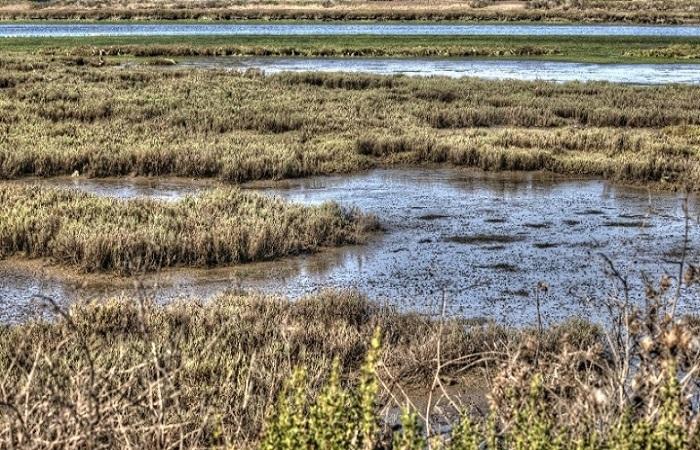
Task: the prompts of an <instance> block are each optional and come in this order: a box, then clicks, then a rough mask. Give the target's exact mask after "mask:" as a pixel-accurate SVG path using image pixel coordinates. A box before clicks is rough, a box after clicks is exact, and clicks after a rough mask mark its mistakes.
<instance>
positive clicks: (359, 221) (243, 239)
mask: <svg viewBox="0 0 700 450" xmlns="http://www.w3.org/2000/svg"><path fill="white" fill-rule="evenodd" d="M0 216H1V217H2V218H3V220H2V221H0V257H3V256H12V255H21V256H26V257H30V258H39V257H50V258H52V259H53V260H54V261H57V262H60V263H63V264H67V265H69V266H73V267H78V268H80V269H81V270H83V271H86V272H95V271H116V272H119V273H122V274H134V273H139V272H143V271H152V270H158V269H162V268H166V267H173V266H188V267H212V266H221V265H227V264H236V263H245V262H250V261H259V260H266V259H272V258H278V257H281V256H287V255H295V254H299V253H303V252H313V251H316V250H318V249H319V248H320V247H322V246H335V245H342V244H347V243H357V242H359V241H361V240H362V239H363V237H364V236H365V235H366V233H367V232H368V231H369V230H371V229H375V228H376V223H375V221H374V219H373V218H371V217H368V216H364V215H362V214H360V213H357V212H355V211H345V210H343V209H341V208H340V207H339V206H338V205H336V204H332V203H328V204H324V205H322V206H318V207H307V206H301V205H293V204H288V203H285V202H283V201H282V200H278V199H272V198H267V197H264V196H262V195H258V194H251V193H244V192H241V191H240V190H236V189H229V190H214V191H211V192H209V193H206V194H203V195H202V196H198V197H189V198H185V199H183V200H180V201H178V202H176V203H172V204H171V203H164V202H159V201H152V200H141V199H134V200H117V199H110V198H100V197H96V196H93V195H89V194H83V193H78V192H75V191H63V190H54V189H44V188H39V187H15V186H0Z"/></svg>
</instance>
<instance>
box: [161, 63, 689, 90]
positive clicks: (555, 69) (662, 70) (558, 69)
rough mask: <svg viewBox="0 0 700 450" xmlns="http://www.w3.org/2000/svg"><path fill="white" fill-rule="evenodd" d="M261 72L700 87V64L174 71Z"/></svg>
mask: <svg viewBox="0 0 700 450" xmlns="http://www.w3.org/2000/svg"><path fill="white" fill-rule="evenodd" d="M178 67H187V68H192V67H194V68H203V69H225V70H240V71H243V70H248V69H259V70H262V71H264V72H265V73H268V74H274V73H279V72H307V71H314V72H346V73H371V74H378V75H410V76H435V75H439V76H448V77H453V78H461V77H478V78H484V79H488V80H526V81H536V80H546V81H557V82H566V81H582V82H586V81H609V82H611V83H634V84H666V83H683V84H700V64H676V63H673V64H617V63H606V64H594V63H574V62H562V61H531V60H480V59H473V58H320V57H319V58H307V57H294V58H286V57H215V58H190V59H185V60H183V61H181V62H180V63H179V64H177V65H175V66H173V68H178Z"/></svg>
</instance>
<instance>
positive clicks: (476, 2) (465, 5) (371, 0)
mask: <svg viewBox="0 0 700 450" xmlns="http://www.w3.org/2000/svg"><path fill="white" fill-rule="evenodd" d="M0 18H2V19H9V20H18V19H19V20H26V19H56V20H61V19H73V20H85V19H88V20H235V19H248V20H249V19H263V20H285V19H287V20H299V19H312V20H497V21H595V22H637V23H672V24H678V23H698V21H700V7H699V6H698V4H697V2H695V1H694V0H468V1H461V2H460V1H455V0H439V1H430V2H428V1H424V0H393V1H375V0H308V1H297V0H282V1H264V0H259V1H255V0H252V1H240V0H209V1H206V2H198V1H191V0H174V1H168V2H163V1H158V0H150V1H145V2H141V1H135V0H124V1H120V2H110V1H104V0H87V1H86V0H80V1H78V0H48V1H28V0H24V1H23V0H2V1H1V2H0Z"/></svg>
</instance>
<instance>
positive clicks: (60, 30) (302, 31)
mask: <svg viewBox="0 0 700 450" xmlns="http://www.w3.org/2000/svg"><path fill="white" fill-rule="evenodd" d="M362 34H364V35H387V36H389V35H393V36H401V35H437V36H469V35H472V36H477V35H478V36H528V35H536V36H685V37H698V36H700V26H697V25H682V26H673V25H583V24H574V25H548V24H456V23H441V24H405V23H351V24H337V23H312V22H310V23H303V22H301V23H277V24H250V23H248V24H246V23H215V24H213V23H209V24H199V23H189V24H183V23H154V24H135V23H129V24H113V23H90V24H78V23H72V24H55V23H50V24H0V37H65V36H76V37H79V36H188V35H192V36H207V35H222V36H226V35H263V36H281V35H288V36H309V35H362Z"/></svg>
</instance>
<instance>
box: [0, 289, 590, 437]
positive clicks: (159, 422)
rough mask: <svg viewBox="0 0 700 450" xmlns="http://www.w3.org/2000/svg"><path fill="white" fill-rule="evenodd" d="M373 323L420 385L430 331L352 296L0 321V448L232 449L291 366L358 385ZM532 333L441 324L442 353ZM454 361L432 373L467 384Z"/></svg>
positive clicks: (97, 309)
mask: <svg viewBox="0 0 700 450" xmlns="http://www.w3.org/2000/svg"><path fill="white" fill-rule="evenodd" d="M377 327H380V328H381V329H382V330H384V337H383V340H384V352H383V354H382V355H383V358H382V359H383V364H385V365H386V367H387V368H389V369H390V370H391V371H392V373H393V374H394V376H396V377H397V378H398V379H400V380H401V383H402V385H403V386H405V387H408V386H413V387H416V388H420V387H423V388H425V387H427V386H429V384H430V382H431V377H432V374H433V371H434V361H433V359H432V358H433V357H434V355H435V352H436V348H437V345H438V339H437V332H438V330H439V329H440V325H439V324H438V323H437V322H436V321H431V320H428V319H425V318H423V317H421V316H418V315H413V314H399V313H397V312H396V311H393V310H391V309H385V308H380V307H377V306H374V305H373V304H372V303H371V302H368V301H367V300H365V299H364V298H362V297H359V296H357V295H355V294H343V293H331V292H329V293H325V294H320V295H317V296H315V297H311V298H308V299H304V300H300V301H297V302H293V303H290V302H287V301H286V300H275V299H272V298H263V297H254V296H253V297H235V296H224V297H222V298H219V299H217V300H215V301H213V303H210V304H207V305H205V306H202V305H201V304H197V303H192V302H183V303H180V304H175V305H171V306H167V307H162V306H156V305H151V304H145V305H139V303H138V302H137V301H135V300H133V299H132V300H124V301H115V302H108V303H106V304H103V305H98V304H95V305H86V306H79V307H75V308H73V309H72V311H71V312H70V314H69V315H68V316H66V317H65V318H63V319H59V320H58V321H56V322H54V323H33V324H25V325H17V326H0V337H1V338H2V339H0V405H3V406H0V408H3V409H2V414H0V442H2V443H4V444H7V445H9V446H10V447H14V448H17V447H21V446H22V445H27V444H28V443H29V440H31V441H32V442H36V443H41V442H45V443H48V442H54V443H55V444H56V445H57V446H61V447H63V446H67V447H71V448H73V447H72V446H71V445H70V444H71V443H74V444H73V446H74V447H80V444H86V445H87V446H91V444H90V443H93V442H94V443H98V442H99V443H100V444H99V445H103V446H104V447H109V448H115V447H124V446H126V445H127V443H128V444H130V445H131V446H132V447H133V448H152V447H153V446H160V447H170V446H171V445H174V444H175V442H178V441H181V442H182V443H183V445H184V448H208V447H218V448H220V447H229V448H230V447H236V448H240V446H244V444H245V443H247V442H255V441H257V440H258V439H259V436H260V432H261V430H262V427H263V423H264V421H265V419H266V418H267V417H268V416H269V414H270V413H271V410H272V408H273V407H274V405H275V403H276V400H277V397H278V394H279V392H280V391H281V389H282V388H283V386H284V382H285V380H286V379H287V378H288V377H289V374H290V373H291V372H292V370H293V369H294V368H296V367H300V366H304V367H306V368H308V370H309V379H308V380H307V381H308V389H309V390H308V393H309V395H312V396H313V395H315V393H317V392H318V390H319V389H320V388H321V387H322V385H323V383H324V381H325V380H327V378H328V376H329V373H330V371H331V366H332V364H333V361H334V360H337V361H338V364H339V365H340V368H341V370H342V373H343V378H344V379H346V380H347V381H349V382H351V383H353V382H354V381H355V380H357V377H358V376H359V374H360V367H361V365H362V363H363V360H364V358H365V354H366V351H367V349H368V346H369V343H370V341H371V338H372V335H373V333H374V331H375V329H376V328H377ZM568 328H569V332H567V331H565V328H556V329H553V330H551V331H549V332H548V334H547V339H546V342H547V344H546V345H547V348H548V349H551V350H552V351H554V350H555V349H558V348H561V347H562V346H564V345H569V344H570V345H578V344H581V343H583V342H591V340H593V339H594V336H595V330H594V329H593V328H590V327H587V326H585V325H584V324H580V323H578V322H576V323H573V324H569V327H568ZM571 330H575V331H571ZM532 334H533V331H531V330H530V331H523V332H517V331H515V330H508V329H505V328H501V327H496V326H488V327H485V328H484V327H482V326H479V325H476V324H473V323H469V322H462V321H459V320H451V321H448V322H447V323H445V324H444V325H443V326H442V329H441V336H442V338H441V342H442V345H443V348H444V353H443V356H444V357H445V358H449V359H452V358H458V357H460V356H464V355H472V354H477V353H480V352H484V351H490V350H504V349H505V348H510V347H515V346H516V345H517V344H516V342H517V341H518V339H521V338H523V337H524V336H527V335H532ZM567 343H568V344H567ZM467 362H468V361H465V364H455V365H454V366H452V367H446V368H445V372H444V375H445V376H453V377H455V378H454V379H455V380H461V381H462V382H465V383H470V381H469V376H470V374H469V373H462V370H461V369H463V368H464V367H465V366H466V365H467ZM465 377H466V378H465ZM472 382H473V381H472ZM384 400H385V401H386V397H384ZM8 405H12V408H10V409H7V408H8ZM120 430H121V431H120ZM13 443H14V445H13Z"/></svg>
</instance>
